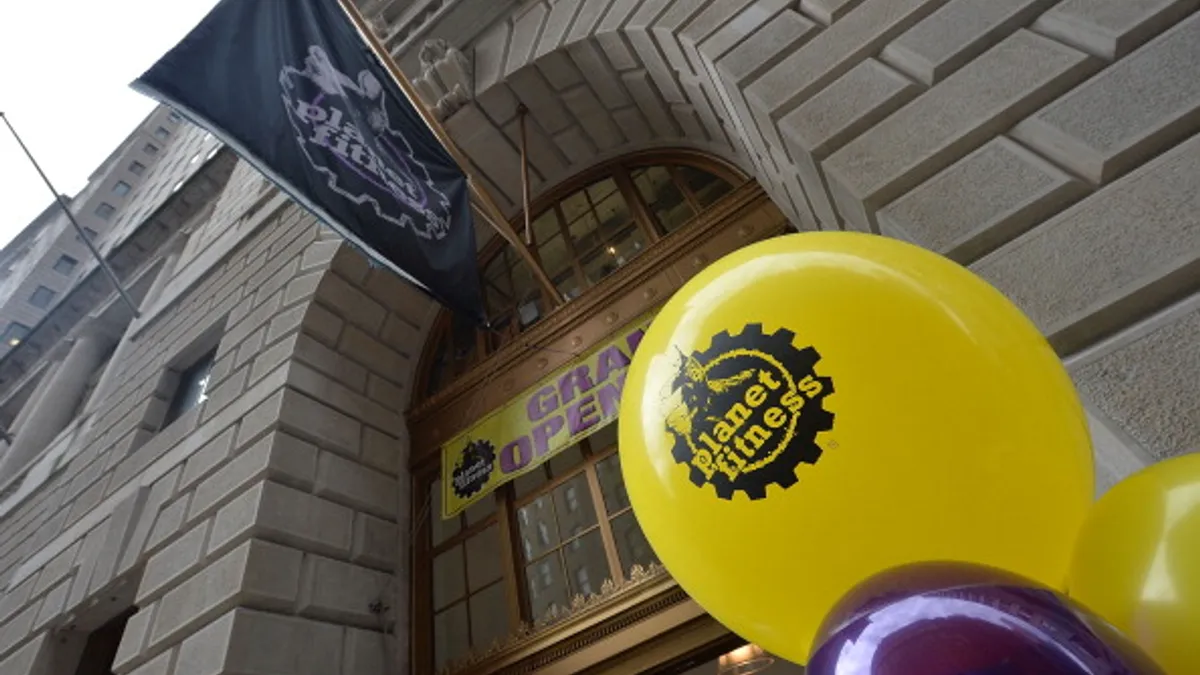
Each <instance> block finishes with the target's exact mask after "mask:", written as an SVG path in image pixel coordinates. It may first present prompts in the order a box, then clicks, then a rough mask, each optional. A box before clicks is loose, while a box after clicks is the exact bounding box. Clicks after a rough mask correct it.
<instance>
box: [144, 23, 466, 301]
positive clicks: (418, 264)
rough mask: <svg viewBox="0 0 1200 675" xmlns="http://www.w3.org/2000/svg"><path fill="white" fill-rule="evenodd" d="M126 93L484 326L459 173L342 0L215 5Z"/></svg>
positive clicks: (462, 183)
mask: <svg viewBox="0 0 1200 675" xmlns="http://www.w3.org/2000/svg"><path fill="white" fill-rule="evenodd" d="M132 86H133V88H134V89H135V90H137V91H139V92H142V93H144V94H146V95H148V96H151V97H153V98H156V99H159V100H161V101H162V102H164V103H166V104H167V105H169V106H171V107H173V108H176V109H178V110H179V111H180V112H182V113H183V114H185V115H187V116H188V117H189V118H191V119H192V121H194V122H195V123H196V124H198V125H200V126H202V127H205V128H206V129H208V130H209V131H211V132H212V134H213V135H214V136H216V137H217V138H219V139H221V140H222V141H223V142H225V144H227V145H229V146H230V147H231V148H233V149H234V150H236V151H237V152H238V154H240V155H241V156H242V157H243V158H245V159H246V160H247V161H249V162H250V163H251V164H253V165H254V166H255V167H256V168H257V169H258V170H259V171H261V172H263V173H264V174H265V175H266V176H268V177H269V178H270V179H271V180H272V181H274V182H275V183H276V184H277V185H279V187H280V188H281V189H283V190H284V191H285V192H287V193H288V194H289V195H291V197H292V198H293V199H295V200H296V201H297V202H299V203H300V204H302V205H303V206H304V207H305V208H307V209H309V210H310V211H312V212H313V213H314V214H316V215H317V216H318V217H319V218H320V219H321V220H323V221H324V222H325V223H326V224H327V225H329V226H331V227H333V228H334V229H335V230H337V231H338V232H339V233H340V234H342V235H343V236H344V237H346V238H347V239H348V240H350V241H351V242H352V243H353V244H354V245H356V246H358V247H359V248H361V249H362V250H363V251H365V252H366V253H367V254H368V255H369V256H371V257H373V258H375V259H376V260H377V262H379V263H380V264H383V265H384V266H386V267H388V268H389V269H391V270H392V271H394V272H396V273H397V274H399V275H401V276H403V277H404V278H406V279H408V280H409V281H411V282H412V283H414V284H415V285H416V286H417V287H419V288H421V289H422V290H424V291H426V292H427V293H429V294H430V295H431V296H432V297H434V298H435V299H437V300H438V301H439V302H441V303H442V304H444V305H446V306H448V307H450V308H451V309H453V310H455V311H458V312H460V313H463V314H465V315H467V316H469V317H471V318H472V319H474V320H475V321H477V322H480V323H482V322H484V320H485V312H484V309H483V300H482V292H481V290H480V285H479V275H478V270H477V267H476V262H475V228H474V226H473V224H472V222H471V211H470V203H469V197H468V192H467V181H466V177H465V176H464V174H463V172H462V171H461V170H460V169H459V167H458V166H457V165H456V164H455V163H454V160H453V159H452V158H451V157H450V154H449V153H448V152H447V151H446V149H445V148H443V147H442V146H441V144H440V143H439V142H438V141H437V139H436V138H435V137H434V136H433V134H432V133H431V132H430V131H429V129H428V127H426V126H425V123H424V121H423V120H422V119H421V117H420V115H419V114H418V113H417V111H416V110H414V109H413V108H412V106H411V105H410V104H409V102H408V100H407V98H406V97H405V96H404V93H403V92H402V91H401V90H400V88H399V87H398V86H397V85H396V83H395V82H394V81H393V80H392V79H391V76H390V74H389V73H388V72H387V70H386V69H385V68H384V67H383V65H382V64H381V63H380V62H379V60H378V59H377V58H376V57H375V56H374V55H373V54H372V53H371V52H370V51H369V50H368V48H367V45H366V43H365V42H364V41H363V39H362V37H361V36H360V35H359V34H358V31H357V30H356V29H355V27H354V25H353V24H352V23H351V22H350V20H349V18H348V17H347V16H346V15H345V14H344V13H343V11H342V9H341V8H340V7H339V5H338V3H337V0H222V1H221V2H219V3H218V4H217V6H216V8H215V9H213V11H212V12H211V13H209V15H208V16H206V17H205V18H204V20H203V21H201V22H200V25H198V26H197V27H196V28H195V29H193V30H192V32H191V33H190V34H189V35H188V36H187V37H185V38H184V39H183V41H182V42H180V43H179V44H178V45H176V46H175V48H174V49H172V50H171V51H170V52H168V53H167V54H166V55H165V56H163V57H162V59H160V60H159V61H158V63H156V64H154V66H153V67H151V68H150V70H148V71H147V72H146V73H145V74H144V75H142V76H141V77H140V78H139V79H138V80H137V81H135V82H134V83H133V85H132Z"/></svg>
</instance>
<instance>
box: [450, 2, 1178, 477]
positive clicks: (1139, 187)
mask: <svg viewBox="0 0 1200 675" xmlns="http://www.w3.org/2000/svg"><path fill="white" fill-rule="evenodd" d="M1197 8H1200V0H1063V1H1058V2H1056V1H1055V0H555V1H550V0H545V1H543V2H529V3H526V4H524V5H522V7H521V8H520V9H519V10H517V11H516V12H515V13H514V14H513V15H512V16H511V17H510V18H509V20H508V21H507V22H504V23H503V24H501V25H498V26H496V27H494V28H493V29H491V30H490V31H489V32H488V33H485V34H484V35H483V36H482V37H481V38H480V39H479V40H478V41H477V42H476V43H474V44H472V45H467V46H465V47H464V52H466V53H468V55H469V56H472V57H473V63H474V64H475V70H474V76H475V89H476V92H475V94H476V95H475V98H474V100H473V101H472V102H471V103H469V104H467V105H466V106H464V107H463V108H462V109H460V110H459V111H458V112H456V113H455V114H454V115H453V116H451V117H450V119H449V120H448V122H447V124H448V127H449V129H450V130H451V133H452V134H453V135H454V137H455V138H456V139H457V140H458V142H459V143H460V145H461V146H462V147H463V149H464V150H465V151H466V152H467V153H468V154H469V155H470V156H471V157H472V158H473V161H474V163H475V165H476V167H477V169H478V170H479V171H480V172H481V173H482V174H483V175H484V176H486V177H487V178H488V179H489V180H491V182H492V184H493V186H494V187H495V189H496V190H498V191H499V192H500V194H501V196H502V198H503V199H504V200H506V204H507V205H508V206H509V208H510V209H511V210H514V211H515V208H516V204H518V203H519V199H520V193H519V192H518V190H519V184H518V183H517V172H516V171H513V170H511V167H514V166H517V164H516V161H517V160H516V159H515V158H516V156H517V155H516V149H517V147H518V146H517V140H516V139H517V136H516V129H517V112H516V111H517V107H518V104H522V103H523V104H525V106H527V107H528V108H529V110H530V120H529V121H530V124H531V126H532V127H533V132H532V135H531V143H530V157H531V160H532V164H533V169H534V171H533V173H534V181H535V191H539V190H541V189H544V188H545V187H547V186H551V185H554V184H555V183H557V182H558V181H560V180H562V178H563V177H565V176H569V175H571V174H574V173H576V172H578V171H580V170H581V169H583V168H586V167H587V166H589V165H590V164H592V163H594V162H596V161H599V160H601V159H604V158H605V157H608V156H611V155H619V154H623V153H626V152H629V151H631V150H635V149H641V148H645V147H652V146H654V145H683V146H688V147H695V148H700V149H705V150H708V151H710V152H714V153H716V154H719V155H721V156H723V157H726V158H727V159H730V160H731V161H734V162H736V163H737V164H738V165H740V166H741V168H742V169H743V170H745V171H746V172H747V173H749V174H751V175H753V176H755V177H756V178H757V179H758V181H759V182H760V183H761V184H762V185H763V186H764V187H765V188H766V189H767V190H768V192H769V193H770V194H771V195H772V197H773V199H774V200H775V202H776V203H777V204H778V205H779V206H780V208H781V209H782V210H783V211H784V212H785V213H787V214H788V216H789V217H790V218H791V220H792V221H793V223H794V224H795V225H796V226H797V228H799V229H851V230H862V231H869V232H875V233H880V234H884V235H887V236H893V237H899V238H902V239H906V240H910V241H913V242H915V243H917V244H920V245H922V246H925V247H928V248H930V249H933V250H935V251H938V252H940V253H943V254H945V255H947V256H949V257H951V258H953V259H955V260H957V261H959V262H961V263H963V264H966V265H970V266H971V267H972V268H973V269H974V270H975V271H977V272H978V273H979V274H981V275H982V276H983V277H984V278H986V279H988V280H989V281H991V282H992V283H994V284H995V285H996V286H998V287H999V288H1000V289H1001V290H1002V291H1003V292H1005V293H1006V294H1007V295H1008V296H1009V297H1011V298H1012V299H1013V300H1015V301H1016V302H1017V303H1018V304H1019V305H1020V306H1021V307H1022V308H1023V309H1024V310H1025V311H1026V312H1027V313H1028V314H1029V315H1030V316H1031V317H1033V319H1034V320H1035V321H1036V322H1037V323H1038V325H1039V326H1040V327H1041V328H1042V329H1043V330H1044V331H1045V332H1046V334H1047V336H1048V337H1049V338H1050V339H1051V341H1052V342H1053V344H1054V345H1055V347H1056V348H1057V349H1058V350H1059V352H1060V354H1062V355H1063V357H1064V358H1065V359H1067V361H1068V364H1069V365H1070V367H1071V372H1072V374H1073V375H1074V377H1075V378H1076V382H1077V384H1078V386H1079V388H1080V390H1081V392H1082V394H1083V396H1084V398H1085V403H1086V404H1087V405H1088V407H1089V412H1090V414H1091V415H1092V416H1093V422H1094V428H1095V429H1096V430H1097V432H1096V433H1097V446H1098V452H1099V453H1100V456H1099V461H1098V464H1099V468H1098V471H1099V478H1100V483H1101V488H1102V489H1104V488H1106V487H1107V486H1108V485H1110V484H1111V483H1112V482H1113V481H1114V480H1116V479H1117V478H1118V477H1120V476H1122V475H1125V474H1126V473H1128V472H1129V471H1130V470H1132V469H1135V468H1136V467H1138V466H1141V465H1144V464H1145V463H1147V462H1149V461H1153V460H1154V459H1161V458H1165V457H1170V456H1174V455H1178V454H1180V453H1184V452H1189V451H1193V450H1196V449H1198V448H1200V444H1198V443H1197V441H1198V440H1200V439H1197V437H1196V435H1195V431H1194V430H1195V429H1197V428H1200V406H1197V405H1196V404H1195V401H1196V400H1197V398H1196V394H1197V392H1196V389H1195V384H1194V383H1195V382H1200V357H1198V356H1197V355H1198V354H1200V335H1198V334H1197V333H1196V331H1195V330H1194V327H1193V330H1188V327H1189V326H1191V324H1189V323H1188V321H1189V320H1190V318H1191V317H1193V316H1194V313H1189V312H1188V311H1187V310H1186V307H1190V305H1188V304H1186V303H1187V302H1194V299H1195V297H1196V292H1197V290H1198V289H1200V220H1198V219H1197V218H1196V217H1195V213H1197V207H1200V203H1197V199H1200V197H1198V196H1197V195H1200V171H1197V168H1198V167H1196V166H1195V164H1196V162H1198V161H1200V140H1196V139H1191V137H1192V135H1193V134H1194V133H1195V132H1196V131H1198V130H1200V70H1197V69H1196V68H1195V64H1196V63H1197V61H1198V60H1200V15H1197V14H1195V11H1196V9H1197ZM1189 298H1191V300H1189ZM1143 358H1144V359H1152V360H1153V361H1152V362H1151V363H1141V362H1140V361H1139V359H1143ZM1166 364H1169V367H1168V366H1167V365H1166ZM1167 430H1170V431H1169V432H1168V431H1167ZM1189 430H1190V431H1189Z"/></svg>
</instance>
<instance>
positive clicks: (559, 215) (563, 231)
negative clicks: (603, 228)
mask: <svg viewBox="0 0 1200 675" xmlns="http://www.w3.org/2000/svg"><path fill="white" fill-rule="evenodd" d="M588 204H591V202H590V201H589V202H588ZM560 206H561V204H555V205H554V216H555V218H556V219H557V220H558V234H559V236H561V237H562V238H563V243H564V244H566V246H567V255H569V256H570V257H571V269H573V270H575V280H576V281H578V282H579V289H580V292H581V293H582V292H583V290H584V289H586V288H588V287H589V286H590V285H591V284H590V283H589V282H588V278H587V275H586V274H584V273H583V264H582V263H581V262H580V260H579V252H578V251H576V250H575V241H574V240H573V239H571V232H570V230H569V229H568V223H567V217H566V216H564V215H563V212H562V209H561V208H560ZM595 214H596V212H595V210H593V211H592V216H593V217H595ZM560 293H561V291H560Z"/></svg>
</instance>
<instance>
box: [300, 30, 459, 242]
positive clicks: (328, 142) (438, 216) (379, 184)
mask: <svg viewBox="0 0 1200 675" xmlns="http://www.w3.org/2000/svg"><path fill="white" fill-rule="evenodd" d="M279 82H280V84H281V85H282V88H283V105H284V108H286V110H287V115H288V120H289V121H290V122H291V124H292V128H293V129H294V130H295V133H296V141H297V142H298V143H299V144H300V148H301V150H302V151H303V152H304V155H305V157H307V158H308V161H309V163H310V164H311V165H312V167H313V168H314V169H316V170H317V171H318V172H320V173H322V174H324V175H325V176H326V178H327V179H328V185H329V188H330V189H331V190H333V191H334V192H336V193H337V194H339V195H341V196H343V197H345V198H346V199H347V200H349V201H351V202H353V203H355V204H358V205H362V204H370V205H371V207H372V208H373V209H374V211H375V214H376V215H377V216H379V218H381V219H383V220H385V221H387V222H389V223H392V224H394V225H397V226H399V227H402V228H410V229H411V230H412V231H413V232H414V233H415V234H416V235H417V236H419V237H421V238H423V239H430V240H440V239H442V238H444V237H445V236H446V234H447V233H448V232H449V228H450V209H451V205H450V199H449V198H448V197H446V195H445V194H443V193H442V192H440V191H439V190H438V189H437V187H436V185H435V184H434V181H433V180H432V178H430V176H429V170H428V169H427V168H426V167H425V165H424V164H422V163H421V162H419V161H417V160H416V158H414V157H413V152H412V148H411V147H410V146H409V144H408V141H407V140H406V139H405V137H404V136H403V135H402V134H401V133H400V132H398V131H397V130H395V129H394V128H392V126H391V124H390V122H389V120H388V113H387V105H386V96H385V95H384V90H383V87H382V86H381V85H380V83H379V81H378V80H377V79H376V78H375V76H374V75H372V74H371V73H369V72H367V71H365V70H364V71H362V72H360V73H359V74H358V78H357V80H355V79H351V78H350V77H349V76H347V75H345V74H344V73H341V72H340V71H338V70H337V68H335V67H334V65H333V63H332V62H331V61H330V59H329V56H328V54H326V53H325V50H323V49H321V48H320V47H316V46H310V47H309V48H308V56H307V57H306V58H305V60H304V69H303V70H297V69H296V68H293V67H291V66H285V67H284V68H283V70H282V72H280V74H279ZM350 97H357V98H358V99H360V100H358V101H355V102H353V103H351V102H350V100H349V98H350ZM362 110H367V111H368V113H367V119H365V120H363V119H355V115H356V111H362ZM363 124H365V125H366V126H367V128H366V129H363V128H360V125H363ZM385 158H386V160H387V161H384V159H385ZM389 163H390V164H391V165H392V166H389V165H388V164H389ZM338 165H340V166H338ZM393 166H394V167H399V169H400V170H399V171H397V170H395V169H393V168H392V167H393ZM347 169H348V170H347ZM400 204H403V205H405V206H407V207H408V208H410V209H412V210H413V211H416V212H418V213H421V214H422V216H423V218H422V220H423V221H424V222H417V221H416V219H414V218H413V217H412V216H411V215H409V214H408V213H406V212H404V211H403V210H402V209H400V208H397V206H398V205H400Z"/></svg>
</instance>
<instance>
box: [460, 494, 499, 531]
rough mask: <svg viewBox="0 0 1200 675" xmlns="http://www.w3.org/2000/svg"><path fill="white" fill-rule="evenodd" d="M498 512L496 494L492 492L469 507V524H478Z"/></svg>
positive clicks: (467, 512)
mask: <svg viewBox="0 0 1200 675" xmlns="http://www.w3.org/2000/svg"><path fill="white" fill-rule="evenodd" d="M495 512H496V495H495V494H490V495H487V496H486V497H483V498H482V499H480V500H479V501H477V502H475V503H474V504H472V505H470V506H468V507H467V510H466V515H467V526H468V527H470V526H471V525H477V524H479V523H482V522H483V521H485V520H487V519H488V518H490V517H491V516H492V514H493V513H495Z"/></svg>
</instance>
